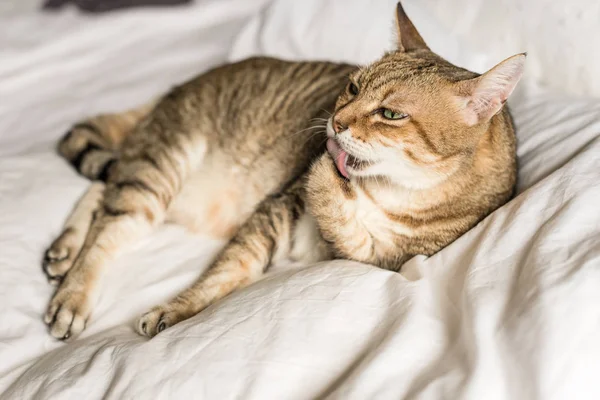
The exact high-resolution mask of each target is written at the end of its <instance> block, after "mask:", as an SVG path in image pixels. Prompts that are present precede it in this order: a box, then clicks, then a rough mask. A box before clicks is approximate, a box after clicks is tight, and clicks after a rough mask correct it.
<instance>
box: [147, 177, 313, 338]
mask: <svg viewBox="0 0 600 400" xmlns="http://www.w3.org/2000/svg"><path fill="white" fill-rule="evenodd" d="M303 196H304V188H303V182H302V180H298V181H296V182H295V183H294V184H293V185H292V186H290V187H289V188H288V189H287V190H286V191H285V192H283V193H282V194H280V195H277V196H273V197H269V198H267V199H266V200H265V201H263V203H261V205H260V206H259V207H258V208H257V210H256V211H255V212H254V213H253V214H252V215H251V216H250V218H249V219H248V220H247V221H246V222H245V223H244V224H243V225H242V227H241V228H240V229H239V231H238V232H237V233H236V234H235V235H234V237H233V238H232V239H231V240H230V241H229V243H228V244H227V246H226V247H225V248H224V249H223V250H222V251H221V253H220V255H219V256H218V257H217V259H216V260H215V261H214V262H213V264H212V265H211V267H210V268H209V269H208V270H207V271H206V272H205V273H204V274H203V275H202V276H201V277H200V279H199V280H198V281H196V282H195V283H194V284H193V285H192V286H191V287H189V288H188V289H186V290H184V291H183V292H181V293H180V294H179V295H177V296H176V297H175V298H173V299H172V300H171V301H169V302H167V303H166V304H163V305H160V306H157V307H154V308H153V309H152V310H150V311H149V312H148V313H146V314H144V315H143V316H142V317H140V319H139V320H138V321H137V323H136V329H137V331H138V332H139V333H140V334H141V335H146V336H149V337H152V336H154V335H156V334H157V333H159V332H161V331H162V330H164V329H166V328H168V327H170V326H173V325H175V324H176V323H178V322H180V321H183V320H185V319H188V318H190V317H192V316H194V315H196V314H197V313H199V312H200V311H202V310H203V309H204V308H206V307H207V306H209V305H210V304H211V303H213V302H214V301H216V300H218V299H220V298H222V297H224V296H226V295H227V294H229V293H231V292H232V291H234V290H236V289H238V288H241V287H244V286H247V285H249V284H251V283H253V282H255V281H257V280H258V279H259V278H260V277H261V276H262V275H263V273H264V272H265V270H266V269H267V267H268V266H269V265H270V264H271V263H272V262H274V261H276V260H277V259H279V258H283V257H286V256H287V255H288V254H289V252H290V247H291V245H292V242H293V233H294V228H295V225H296V224H297V222H298V220H299V218H300V217H301V216H302V214H303V213H304V200H303Z"/></svg>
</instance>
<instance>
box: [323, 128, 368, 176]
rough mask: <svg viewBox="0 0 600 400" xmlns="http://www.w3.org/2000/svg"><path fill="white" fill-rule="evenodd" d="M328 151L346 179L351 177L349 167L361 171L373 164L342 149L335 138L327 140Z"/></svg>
mask: <svg viewBox="0 0 600 400" xmlns="http://www.w3.org/2000/svg"><path fill="white" fill-rule="evenodd" d="M327 151H328V152H329V154H330V155H331V157H332V158H333V161H334V163H335V166H336V168H337V169H338V171H339V172H340V174H342V176H343V177H344V178H346V179H350V176H349V174H348V169H350V170H355V171H359V170H361V169H364V168H367V167H368V166H369V165H371V163H369V162H368V161H364V160H360V159H358V158H356V157H355V156H353V155H352V154H348V152H346V151H345V150H344V149H342V148H341V147H340V145H339V144H338V142H337V141H336V140H335V139H333V138H329V139H328V140H327Z"/></svg>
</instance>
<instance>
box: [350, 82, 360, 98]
mask: <svg viewBox="0 0 600 400" xmlns="http://www.w3.org/2000/svg"><path fill="white" fill-rule="evenodd" d="M348 92H349V93H350V94H351V95H352V96H356V95H357V94H358V86H356V84H355V83H354V82H350V83H349V84H348Z"/></svg>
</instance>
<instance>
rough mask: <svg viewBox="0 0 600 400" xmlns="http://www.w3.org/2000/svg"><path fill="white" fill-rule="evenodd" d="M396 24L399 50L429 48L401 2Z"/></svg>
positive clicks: (397, 11)
mask: <svg viewBox="0 0 600 400" xmlns="http://www.w3.org/2000/svg"><path fill="white" fill-rule="evenodd" d="M396 26H397V27H398V50H399V51H405V52H408V51H413V50H429V47H427V45H426V44H425V41H424V40H423V38H422V37H421V35H420V34H419V31H417V28H415V26H414V25H413V23H412V22H411V20H410V19H409V18H408V15H406V13H405V12H404V8H402V4H401V3H400V2H398V5H397V6H396Z"/></svg>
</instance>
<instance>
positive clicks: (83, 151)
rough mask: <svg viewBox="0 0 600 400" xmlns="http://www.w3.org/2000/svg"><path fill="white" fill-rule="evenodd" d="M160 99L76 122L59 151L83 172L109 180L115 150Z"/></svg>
mask: <svg viewBox="0 0 600 400" xmlns="http://www.w3.org/2000/svg"><path fill="white" fill-rule="evenodd" d="M156 103H157V101H152V102H150V103H147V104H144V105H142V106H140V107H137V108H134V109H131V110H128V111H125V112H121V113H113V114H101V115H98V116H95V117H92V118H89V119H86V120H83V121H81V122H78V123H76V124H75V125H73V127H72V128H71V130H69V132H67V134H66V135H65V136H64V137H63V138H62V139H61V140H60V141H59V143H58V152H59V154H60V155H61V156H63V157H64V158H65V159H66V160H67V161H69V162H70V163H71V164H72V165H73V167H74V168H75V169H76V170H77V171H78V172H79V173H80V174H81V175H83V176H85V177H87V178H89V179H92V180H96V179H97V180H102V181H106V178H107V175H108V173H109V170H110V168H111V166H112V165H113V164H114V162H115V160H116V158H117V156H116V152H117V151H118V150H119V147H120V145H121V143H122V142H123V140H124V139H125V138H126V137H127V136H128V135H129V134H130V133H131V132H132V131H133V129H134V128H135V127H136V126H137V124H138V123H139V122H140V121H141V120H142V119H143V118H145V117H146V116H148V114H149V113H150V112H151V111H152V109H153V108H154V106H155V105H156Z"/></svg>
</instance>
